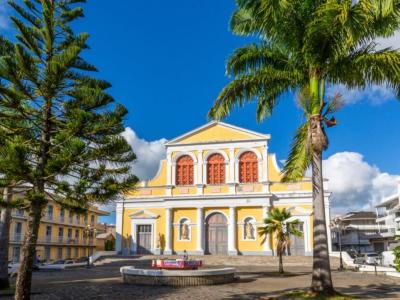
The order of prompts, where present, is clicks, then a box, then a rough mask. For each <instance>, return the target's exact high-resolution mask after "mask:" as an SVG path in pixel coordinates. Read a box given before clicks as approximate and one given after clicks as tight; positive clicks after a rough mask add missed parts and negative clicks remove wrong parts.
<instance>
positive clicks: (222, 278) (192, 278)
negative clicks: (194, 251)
mask: <svg viewBox="0 0 400 300" xmlns="http://www.w3.org/2000/svg"><path fill="white" fill-rule="evenodd" d="M120 272H121V275H122V278H123V281H124V282H125V283H131V284H141V285H170V286H196V285H214V284H223V283H229V282H232V281H234V280H235V268H223V269H203V270H145V269H135V268H134V267H122V268H121V269H120Z"/></svg>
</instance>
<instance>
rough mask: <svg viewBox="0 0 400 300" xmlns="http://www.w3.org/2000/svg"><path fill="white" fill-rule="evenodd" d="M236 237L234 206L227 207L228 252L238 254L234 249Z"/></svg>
mask: <svg viewBox="0 0 400 300" xmlns="http://www.w3.org/2000/svg"><path fill="white" fill-rule="evenodd" d="M236 239H237V222H236V207H233V206H232V207H229V228H228V254H229V255H238V251H237V249H236Z"/></svg>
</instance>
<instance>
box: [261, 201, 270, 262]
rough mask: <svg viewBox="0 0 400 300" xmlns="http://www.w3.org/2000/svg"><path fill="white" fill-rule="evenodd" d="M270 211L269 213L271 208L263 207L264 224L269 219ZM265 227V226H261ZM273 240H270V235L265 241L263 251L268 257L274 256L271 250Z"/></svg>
mask: <svg viewBox="0 0 400 300" xmlns="http://www.w3.org/2000/svg"><path fill="white" fill-rule="evenodd" d="M268 211H269V207H268V206H263V208H262V217H263V220H262V223H263V224H264V219H265V218H267V217H268ZM261 226H263V225H261ZM270 243H271V240H270V236H269V235H268V236H267V238H266V239H265V242H264V244H263V250H264V252H265V254H266V255H272V250H271V244H270Z"/></svg>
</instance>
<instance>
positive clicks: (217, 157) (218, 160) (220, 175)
mask: <svg viewBox="0 0 400 300" xmlns="http://www.w3.org/2000/svg"><path fill="white" fill-rule="evenodd" d="M207 183H208V184H221V183H225V159H224V157H223V156H222V155H221V154H219V153H215V154H212V155H210V156H209V157H208V159H207Z"/></svg>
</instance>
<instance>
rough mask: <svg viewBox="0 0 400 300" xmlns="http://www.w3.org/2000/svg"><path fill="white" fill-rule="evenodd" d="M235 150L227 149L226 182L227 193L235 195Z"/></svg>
mask: <svg viewBox="0 0 400 300" xmlns="http://www.w3.org/2000/svg"><path fill="white" fill-rule="evenodd" d="M235 166H236V165H235V148H230V149H229V166H228V170H229V179H228V180H227V182H228V184H229V193H230V194H234V193H236V182H237V180H236V170H235Z"/></svg>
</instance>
